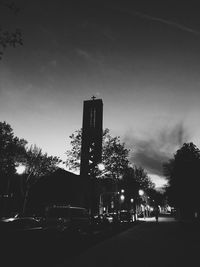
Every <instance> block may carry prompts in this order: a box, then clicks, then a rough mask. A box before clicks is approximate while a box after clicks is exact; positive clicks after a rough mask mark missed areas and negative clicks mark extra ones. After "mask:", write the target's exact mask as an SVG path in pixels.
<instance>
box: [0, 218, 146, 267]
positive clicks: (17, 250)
mask: <svg viewBox="0 0 200 267" xmlns="http://www.w3.org/2000/svg"><path fill="white" fill-rule="evenodd" d="M140 223H141V222H133V223H124V224H119V225H116V226H113V225H112V226H111V225H108V226H106V227H104V228H103V229H100V230H94V231H92V233H90V234H75V233H73V234H71V235H69V234H68V233H66V234H64V233H61V232H57V231H45V230H41V229H38V230H37V229H35V230H33V231H13V232H10V233H9V234H7V233H2V232H1V253H0V266H4V267H7V266H8V267H10V266H20V267H24V266H27V267H29V266H30V267H32V266H36V267H41V266H48V267H54V266H60V265H64V263H65V262H68V261H73V259H75V258H78V257H79V256H80V254H81V253H83V252H84V251H86V250H88V249H89V248H91V247H93V246H95V245H96V244H98V243H101V242H102V241H104V240H106V239H109V238H111V237H112V236H116V235H118V234H119V233H121V232H123V231H126V230H127V229H129V228H131V227H134V226H136V225H138V224H140Z"/></svg>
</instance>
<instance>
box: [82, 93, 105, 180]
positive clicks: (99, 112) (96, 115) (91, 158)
mask: <svg viewBox="0 0 200 267" xmlns="http://www.w3.org/2000/svg"><path fill="white" fill-rule="evenodd" d="M102 124H103V102H102V100H101V99H95V97H92V100H86V101H84V105H83V124H82V144H81V167H80V175H81V176H82V177H85V178H92V177H93V175H94V170H95V167H96V166H97V164H98V163H100V162H101V157H102Z"/></svg>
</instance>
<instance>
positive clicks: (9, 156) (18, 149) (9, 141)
mask: <svg viewBox="0 0 200 267" xmlns="http://www.w3.org/2000/svg"><path fill="white" fill-rule="evenodd" d="M26 144H27V141H26V140H24V139H19V138H18V137H16V136H14V132H13V129H12V128H11V126H10V125H9V124H8V123H6V122H5V121H4V122H0V173H1V175H4V176H7V175H13V174H14V173H15V166H16V164H17V162H20V161H22V159H23V158H24V156H25V154H26V149H25V146H26Z"/></svg>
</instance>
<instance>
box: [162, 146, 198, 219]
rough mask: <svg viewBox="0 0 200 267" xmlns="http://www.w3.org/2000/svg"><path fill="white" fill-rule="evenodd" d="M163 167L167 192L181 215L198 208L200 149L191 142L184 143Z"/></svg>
mask: <svg viewBox="0 0 200 267" xmlns="http://www.w3.org/2000/svg"><path fill="white" fill-rule="evenodd" d="M163 168H164V174H165V175H166V177H167V178H168V180H169V188H168V190H167V192H168V197H169V199H170V200H171V202H172V203H173V204H174V205H175V206H176V207H178V208H179V209H180V211H181V212H182V214H183V216H188V214H186V213H194V210H195V211H197V210H199V209H200V205H199V202H200V198H199V186H200V178H199V176H200V150H199V149H198V148H197V147H196V146H195V145H194V144H193V143H185V144H183V146H182V147H181V148H180V149H179V150H177V151H176V153H175V155H174V158H173V159H171V160H169V162H167V163H165V164H164V166H163Z"/></svg>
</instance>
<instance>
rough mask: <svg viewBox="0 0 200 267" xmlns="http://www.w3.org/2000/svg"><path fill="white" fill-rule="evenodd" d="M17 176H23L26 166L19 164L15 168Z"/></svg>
mask: <svg viewBox="0 0 200 267" xmlns="http://www.w3.org/2000/svg"><path fill="white" fill-rule="evenodd" d="M15 169H16V172H17V174H23V173H24V172H25V170H26V166H25V165H23V164H19V165H18V166H16V167H15Z"/></svg>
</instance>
